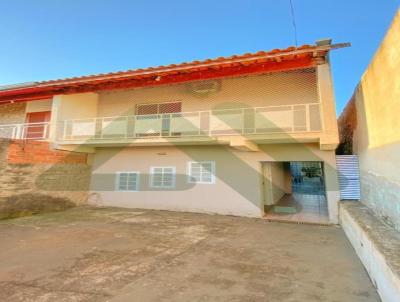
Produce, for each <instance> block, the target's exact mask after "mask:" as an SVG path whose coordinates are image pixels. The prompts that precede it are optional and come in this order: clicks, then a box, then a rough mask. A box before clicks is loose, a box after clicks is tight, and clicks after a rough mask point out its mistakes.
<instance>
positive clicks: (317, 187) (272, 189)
mask: <svg viewBox="0 0 400 302" xmlns="http://www.w3.org/2000/svg"><path fill="white" fill-rule="evenodd" d="M262 171H263V181H262V186H263V187H262V190H263V196H264V211H265V218H267V219H271V220H281V221H293V222H310V223H328V222H329V216H328V205H327V199H326V194H325V180H324V167H323V162H316V161H315V162H314V161H307V162H301V161H296V162H263V163H262Z"/></svg>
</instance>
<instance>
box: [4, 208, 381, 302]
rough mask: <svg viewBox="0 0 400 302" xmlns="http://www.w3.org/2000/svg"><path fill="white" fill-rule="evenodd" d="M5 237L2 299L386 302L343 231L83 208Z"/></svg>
mask: <svg viewBox="0 0 400 302" xmlns="http://www.w3.org/2000/svg"><path fill="white" fill-rule="evenodd" d="M0 236H1V241H0V242H1V246H0V259H1V262H0V301H13V302H16V301H57V302H61V301H130V302H131V301H269V302H270V301H280V302H283V301H307V302H311V301H338V302H339V301H340V302H343V301H351V302H356V301H379V299H378V296H377V294H376V292H375V290H374V288H373V286H372V284H371V282H370V280H369V279H368V276H367V274H366V272H365V271H364V269H363V267H362V265H361V263H360V261H359V260H358V258H357V256H356V255H355V253H354V251H353V249H352V247H351V246H350V244H349V243H348V242H347V239H346V238H345V236H344V234H343V232H342V230H341V229H340V228H338V227H335V226H329V227H327V226H311V225H297V224H284V223H272V222H268V221H265V220H260V219H247V218H237V217H227V216H213V215H201V214H190V213H176V212H166V211H148V210H128V209H115V208H97V209H95V208H75V209H72V210H68V211H65V212H61V213H53V214H46V215H39V216H33V217H27V218H18V219H13V220H8V221H2V222H0Z"/></svg>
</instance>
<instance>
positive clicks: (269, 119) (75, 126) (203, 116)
mask: <svg viewBox="0 0 400 302" xmlns="http://www.w3.org/2000/svg"><path fill="white" fill-rule="evenodd" d="M321 131H322V122H321V115H320V105H319V104H317V103H312V104H296V105H284V106H268V107H256V108H233V109H223V110H208V111H194V112H178V113H165V114H147V115H131V116H114V117H97V118H87V119H71V120H64V121H61V122H60V123H59V124H58V125H57V135H56V141H57V142H58V143H60V144H77V143H79V144H94V145H96V144H97V145H99V144H109V143H113V142H114V143H118V142H120V143H138V142H141V143H143V142H144V143H146V141H147V142H151V141H152V142H154V141H156V140H157V139H158V140H160V139H162V140H167V141H179V140H184V139H185V140H187V141H190V140H191V141H198V140H201V139H215V138H217V137H223V136H238V135H240V136H246V137H252V136H255V137H260V136H263V135H264V136H265V135H269V134H270V135H275V136H276V135H280V136H285V137H291V136H293V135H295V134H301V133H311V132H321Z"/></svg>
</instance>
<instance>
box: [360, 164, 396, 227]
mask: <svg viewBox="0 0 400 302" xmlns="http://www.w3.org/2000/svg"><path fill="white" fill-rule="evenodd" d="M361 187H362V190H361V200H362V203H364V204H365V205H367V206H368V207H369V208H371V209H372V210H373V211H374V212H375V213H376V214H378V215H379V216H380V217H381V218H382V219H383V220H384V221H385V222H386V223H387V224H389V225H391V226H392V227H394V228H395V229H397V230H398V231H400V201H399V196H400V186H399V185H398V184H396V183H393V182H391V181H390V180H389V179H387V178H386V177H384V176H381V175H374V174H372V173H368V172H365V171H361Z"/></svg>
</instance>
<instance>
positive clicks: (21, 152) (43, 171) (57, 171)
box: [0, 140, 91, 204]
mask: <svg viewBox="0 0 400 302" xmlns="http://www.w3.org/2000/svg"><path fill="white" fill-rule="evenodd" d="M86 161H87V155H86V154H82V153H73V152H66V151H52V150H49V146H48V143H46V142H33V141H32V142H18V141H10V140H0V199H1V198H7V197H12V196H17V195H21V194H27V193H28V194H44V195H46V196H48V197H50V198H51V197H62V198H66V199H68V200H70V201H72V202H74V203H76V204H82V203H85V202H86V200H87V195H88V190H89V184H90V175H91V167H90V165H88V164H87V163H86Z"/></svg>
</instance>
